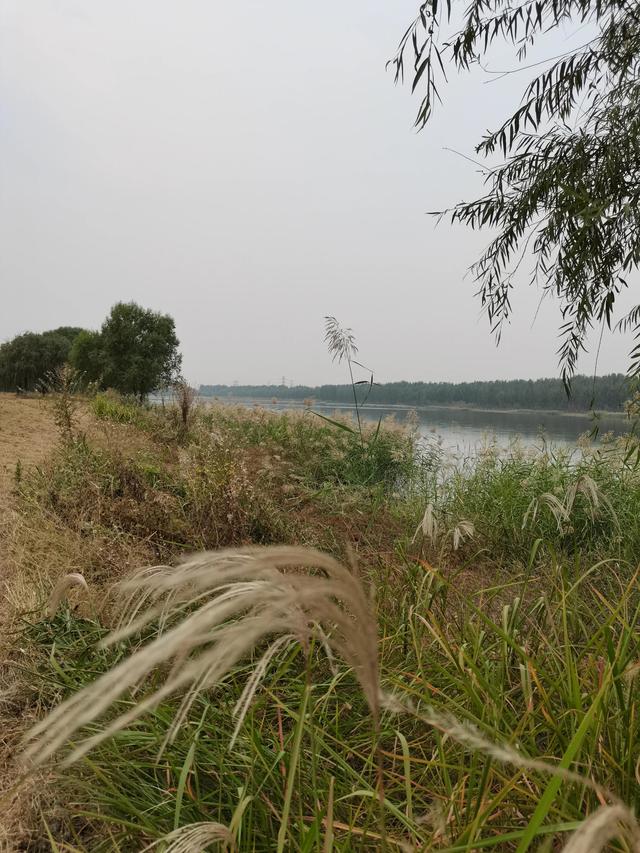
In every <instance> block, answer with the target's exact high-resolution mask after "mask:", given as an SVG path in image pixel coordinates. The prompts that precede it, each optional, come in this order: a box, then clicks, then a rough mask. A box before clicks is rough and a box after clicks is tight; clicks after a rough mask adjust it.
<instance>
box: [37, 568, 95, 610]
mask: <svg viewBox="0 0 640 853" xmlns="http://www.w3.org/2000/svg"><path fill="white" fill-rule="evenodd" d="M74 586H80V587H82V588H83V589H85V590H88V589H89V587H88V586H87V582H86V580H85V579H84V577H83V575H81V574H80V572H71V573H70V574H68V575H63V576H62V577H61V578H60V580H59V581H58V583H57V584H56V585H55V586H54V588H53V590H52V592H51V595H50V596H49V600H48V601H47V609H46V614H47V619H53V617H54V616H55V615H56V613H57V612H58V607H60V604H61V602H62V601H64V599H66V597H67V593H68V592H69V590H70V589H71V588H72V587H74Z"/></svg>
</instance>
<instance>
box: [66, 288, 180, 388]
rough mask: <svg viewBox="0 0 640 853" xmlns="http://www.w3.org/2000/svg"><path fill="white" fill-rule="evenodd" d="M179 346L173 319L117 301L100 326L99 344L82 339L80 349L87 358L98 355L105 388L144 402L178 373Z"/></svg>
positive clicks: (134, 304)
mask: <svg viewBox="0 0 640 853" xmlns="http://www.w3.org/2000/svg"><path fill="white" fill-rule="evenodd" d="M178 344H179V341H178V339H177V337H176V333H175V324H174V321H173V318H171V317H169V316H168V315H167V314H158V313H156V312H154V311H150V310H146V309H144V308H142V307H141V306H140V305H136V303H135V302H128V303H124V302H119V303H118V304H117V305H114V306H113V308H112V309H111V313H110V315H109V316H108V317H107V319H106V320H105V322H104V323H103V324H102V329H101V331H100V339H99V342H98V341H97V339H92V340H91V341H90V342H87V341H86V339H85V340H84V341H83V342H81V344H80V348H82V347H85V351H86V352H88V353H91V355H90V358H97V357H98V356H97V353H99V358H100V360H101V362H102V376H101V384H102V385H103V386H104V387H108V388H115V389H117V390H118V391H120V392H122V393H123V394H135V395H136V396H137V397H140V399H144V397H146V396H147V395H148V394H150V393H152V392H153V391H156V390H157V389H158V388H161V387H163V386H166V385H169V384H170V383H171V381H172V380H173V378H174V377H175V376H176V375H177V374H178V373H179V371H180V363H181V356H180V354H179V353H178ZM76 366H78V367H79V365H76Z"/></svg>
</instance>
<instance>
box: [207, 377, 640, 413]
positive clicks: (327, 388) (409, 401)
mask: <svg viewBox="0 0 640 853" xmlns="http://www.w3.org/2000/svg"><path fill="white" fill-rule="evenodd" d="M200 394H202V395H203V396H217V397H222V398H227V397H236V398H239V397H255V398H258V399H262V398H272V397H276V398H279V399H289V400H304V399H315V400H324V401H327V402H331V403H349V404H350V403H353V389H352V387H351V385H319V386H316V387H310V386H307V385H297V386H295V387H293V388H287V387H286V386H284V385H236V386H230V385H201V386H200ZM630 395H631V391H630V385H629V379H628V377H627V376H625V375H624V374H621V373H611V374H609V375H607V376H596V377H595V378H594V377H593V376H581V375H578V376H574V378H573V379H572V382H571V396H570V397H567V393H566V390H565V387H564V384H563V382H562V380H561V379H510V380H493V381H488V382H385V383H381V384H374V385H373V387H372V388H369V387H368V386H366V387H364V386H363V387H361V388H360V390H359V398H360V399H362V400H364V399H365V398H366V399H367V402H369V403H375V404H379V405H390V406H392V405H406V406H458V405H464V406H474V407H477V408H487V409H551V410H559V411H588V410H589V409H592V408H593V409H598V410H600V411H613V412H615V411H622V410H623V408H624V404H625V402H626V401H627V400H628V399H629V397H630Z"/></svg>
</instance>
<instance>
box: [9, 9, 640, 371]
mask: <svg viewBox="0 0 640 853" xmlns="http://www.w3.org/2000/svg"><path fill="white" fill-rule="evenodd" d="M417 5H418V0H324V2H322V3H317V2H311V0H270V2H266V0H245V2H242V3H239V2H228V0H227V2H221V0H0V235H1V238H0V239H1V244H0V275H1V277H2V278H1V281H2V296H3V299H2V311H1V313H0V339H2V340H4V339H6V338H8V337H11V336H13V335H14V334H16V333H18V332H21V331H25V330H28V329H29V330H36V331H39V330H44V329H47V328H51V327H54V326H57V325H62V324H65V325H79V326H86V327H90V328H97V327H99V325H100V323H101V322H102V320H103V318H104V316H105V315H106V313H107V312H108V310H109V308H110V307H111V305H112V304H113V303H114V302H117V301H120V300H132V299H133V300H135V301H137V302H140V303H141V304H143V305H145V306H147V307H153V308H154V309H157V310H161V311H163V312H168V313H170V314H171V315H172V316H173V317H175V320H176V325H177V331H178V336H179V338H180V340H181V344H182V351H183V354H184V372H185V375H186V376H187V377H188V378H189V379H190V380H191V381H193V382H231V381H233V380H238V381H240V382H255V383H262V382H272V381H276V380H277V381H279V379H280V377H282V376H283V375H284V376H286V377H287V380H288V381H289V380H293V381H295V382H299V383H305V384H316V383H321V382H324V381H335V380H339V379H341V378H342V377H343V371H342V369H341V368H340V367H338V366H337V365H332V364H331V361H330V359H329V356H328V355H327V353H326V349H325V347H324V344H323V340H322V338H323V317H324V315H326V314H334V315H336V316H337V317H338V318H339V320H340V321H341V322H342V323H343V324H345V325H348V326H351V327H353V329H354V330H355V332H356V334H357V338H358V342H359V345H360V354H361V357H362V360H363V361H364V362H365V363H367V364H369V365H371V366H372V367H373V368H374V369H375V370H376V376H377V378H378V379H379V380H380V381H385V380H394V379H425V380H437V379H447V380H465V379H477V378H483V379H486V378H510V377H520V376H527V377H528V376H532V377H535V376H543V375H547V376H548V375H556V374H557V360H556V356H555V349H556V326H557V322H558V317H557V308H556V306H554V305H553V303H551V302H549V303H548V304H545V305H544V306H543V307H542V309H541V311H540V312H539V315H538V318H537V320H536V322H535V324H533V325H532V323H533V320H534V314H535V311H536V308H537V306H538V300H539V293H538V292H536V291H535V290H533V289H530V288H528V287H524V288H522V289H521V290H520V292H519V293H518V294H517V296H516V298H515V307H516V309H517V312H516V317H515V319H514V321H513V323H512V325H511V326H510V327H509V328H508V329H507V330H506V333H505V335H504V338H503V342H502V344H501V346H500V347H499V348H496V346H495V343H494V341H493V340H492V338H491V336H490V335H489V331H488V325H487V321H486V318H484V317H483V316H481V315H480V306H479V303H478V301H477V300H476V299H474V297H473V292H474V285H473V282H472V281H471V279H470V277H469V276H468V275H466V270H467V267H468V266H469V264H470V263H471V262H472V261H473V259H474V257H475V256H476V255H477V253H478V252H479V250H480V249H481V248H482V247H483V246H484V245H485V244H486V242H487V240H488V235H485V234H480V235H479V234H474V233H472V232H469V231H467V230H465V229H462V228H460V227H458V228H455V229H454V228H452V227H451V226H450V225H448V224H446V223H441V224H440V225H439V226H438V227H437V228H436V227H435V223H434V221H433V220H432V219H431V218H430V217H428V216H427V215H426V211H429V210H434V209H440V208H441V207H443V206H446V205H450V204H452V203H455V202H456V201H459V200H461V199H462V198H465V197H466V198H470V197H472V196H473V195H474V193H476V192H477V191H478V190H479V188H480V183H479V176H478V174H477V169H476V168H475V167H474V166H473V165H472V164H471V163H469V162H467V161H466V160H463V159H462V158H461V157H458V156H456V155H454V154H452V153H450V152H448V151H445V150H444V148H445V146H450V147H452V148H455V149H458V150H460V151H463V152H465V153H468V154H472V153H473V145H474V143H475V142H476V141H477V140H478V139H479V137H480V136H481V134H482V133H483V132H484V130H485V129H487V128H488V127H493V126H495V125H496V124H497V123H498V121H499V120H500V118H503V117H504V115H505V114H506V112H507V111H508V109H509V107H510V106H513V104H514V103H515V100H517V98H518V97H519V94H520V90H521V88H522V86H523V84H524V83H525V82H526V75H522V74H520V75H516V76H511V77H508V78H506V79H503V80H501V81H500V82H493V83H489V84H487V82H486V79H487V78H486V77H485V76H483V75H479V74H476V75H474V76H472V77H464V78H461V79H454V80H453V81H452V84H451V85H450V86H449V87H448V89H447V90H446V102H445V107H444V108H443V109H441V110H440V111H439V112H438V114H437V116H436V118H435V120H434V122H433V123H432V124H431V125H430V126H429V127H428V128H427V130H426V131H423V132H421V133H416V131H415V130H413V128H412V123H413V118H414V115H415V110H416V107H417V100H416V98H412V97H411V95H410V92H409V89H408V87H406V88H395V87H394V85H393V78H392V74H391V72H386V71H385V61H386V60H387V59H388V58H390V56H391V55H392V54H393V51H394V48H395V45H396V43H397V41H398V38H399V37H400V35H401V34H402V32H403V30H404V28H405V27H406V25H407V24H408V22H409V20H410V19H411V17H412V15H413V13H414V12H415V9H416V7H417ZM568 35H573V34H572V33H569V34H568ZM500 61H503V62H505V63H507V64H508V67H512V66H513V65H514V63H513V62H510V61H508V57H507V56H506V54H505V58H504V60H501V58H500V57H497V60H496V62H495V63H494V66H493V68H494V70H499V65H500ZM492 79H495V76H494V77H493V78H492ZM627 349H628V341H625V340H623V339H621V338H619V337H616V338H610V337H605V339H604V343H603V347H602V352H601V355H600V361H599V369H598V372H600V373H604V372H610V371H613V370H616V371H617V370H625V369H626V353H627ZM593 367H594V353H593V352H591V353H590V354H588V355H587V356H585V358H584V359H583V361H582V364H581V369H582V370H583V371H585V372H592V371H593Z"/></svg>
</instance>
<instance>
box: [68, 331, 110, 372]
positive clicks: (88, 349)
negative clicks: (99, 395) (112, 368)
mask: <svg viewBox="0 0 640 853" xmlns="http://www.w3.org/2000/svg"><path fill="white" fill-rule="evenodd" d="M69 362H70V363H71V364H72V366H73V367H75V369H76V370H77V371H79V372H80V373H81V374H82V376H83V377H84V379H85V380H87V381H88V382H98V383H101V380H102V376H103V374H104V354H103V351H102V335H101V334H100V332H89V331H87V330H86V329H83V330H82V331H81V332H80V334H79V335H77V336H76V338H75V340H74V342H73V345H72V347H71V350H70V352H69Z"/></svg>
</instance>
